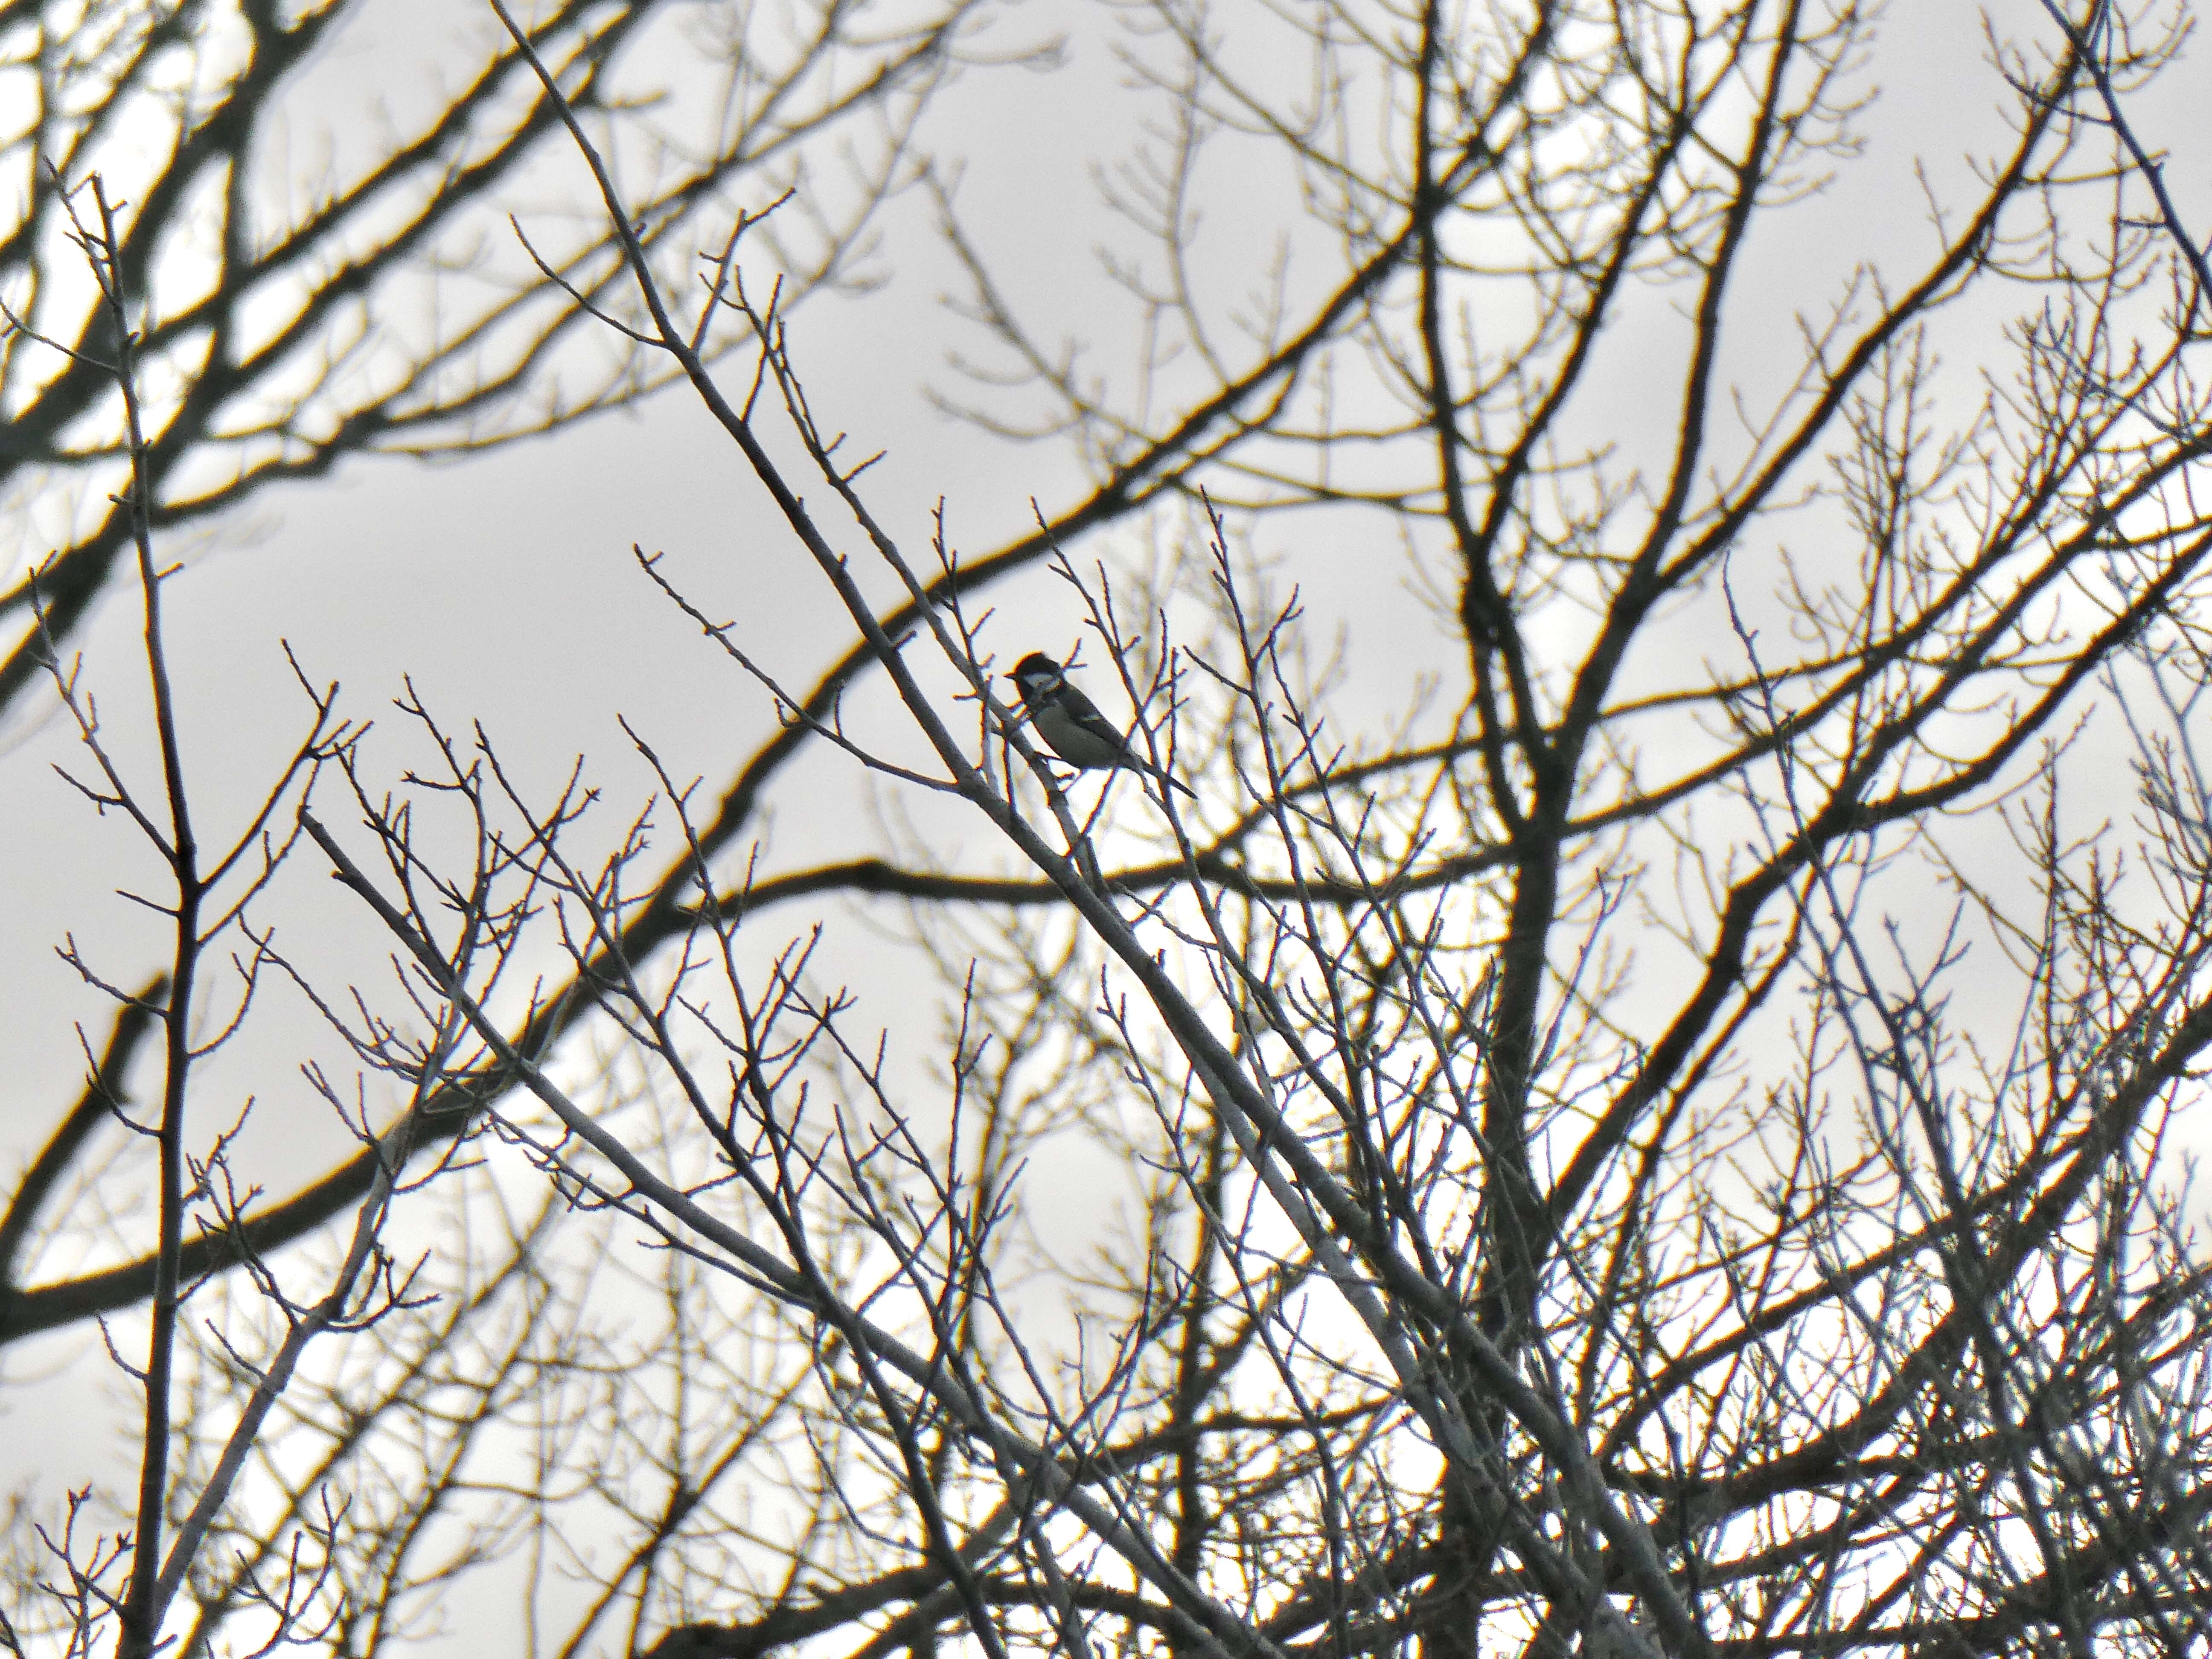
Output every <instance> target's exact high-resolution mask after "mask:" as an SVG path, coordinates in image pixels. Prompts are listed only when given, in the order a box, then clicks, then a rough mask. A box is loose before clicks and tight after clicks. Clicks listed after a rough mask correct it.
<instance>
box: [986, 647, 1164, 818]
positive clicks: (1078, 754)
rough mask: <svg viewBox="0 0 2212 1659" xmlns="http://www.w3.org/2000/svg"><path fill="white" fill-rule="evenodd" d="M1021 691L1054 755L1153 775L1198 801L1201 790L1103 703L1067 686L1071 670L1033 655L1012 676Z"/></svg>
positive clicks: (1087, 767) (1081, 765) (1092, 767)
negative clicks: (1140, 745)
mask: <svg viewBox="0 0 2212 1659" xmlns="http://www.w3.org/2000/svg"><path fill="white" fill-rule="evenodd" d="M1006 678H1008V679H1010V680H1012V682H1013V683H1014V684H1016V685H1017V686H1018V687H1019V688H1020V689H1021V694H1022V707H1023V708H1024V709H1026V710H1028V711H1029V717H1030V725H1031V726H1035V727H1036V732H1037V735H1038V736H1039V737H1041V738H1043V739H1044V740H1045V743H1046V744H1047V745H1048V747H1049V748H1050V749H1051V750H1052V752H1053V753H1054V754H1055V755H1057V756H1059V757H1060V759H1062V760H1064V761H1066V763H1068V764H1069V765H1070V766H1073V767H1074V768H1076V769H1078V770H1079V771H1085V772H1094V771H1100V770H1111V769H1113V768H1115V767H1117V766H1122V767H1127V768H1128V769H1130V770H1131V771H1134V772H1145V773H1149V774H1150V775H1152V776H1153V777H1156V778H1158V780H1159V781H1161V782H1162V783H1164V784H1165V785H1167V787H1169V788H1170V789H1180V790H1182V792H1183V793H1184V794H1186V795H1188V796H1189V797H1190V798H1191V799H1193V800H1196V799H1198V792H1197V791H1196V790H1194V789H1193V788H1192V787H1190V786H1189V785H1188V784H1187V783H1185V782H1183V781H1182V780H1181V779H1178V778H1171V777H1170V776H1169V775H1167V774H1166V773H1165V772H1164V771H1162V770H1161V769H1159V768H1158V767H1157V766H1155V765H1153V764H1152V762H1150V761H1149V760H1146V758H1145V757H1143V756H1142V755H1140V754H1139V753H1138V752H1137V751H1136V750H1135V749H1134V748H1133V747H1132V746H1131V745H1130V743H1129V737H1128V734H1127V732H1123V731H1121V730H1120V729H1119V728H1118V727H1116V726H1115V724H1114V723H1113V722H1112V721H1111V720H1108V719H1107V718H1106V717H1105V715H1103V714H1100V713H1099V712H1098V705H1097V704H1096V703H1094V702H1091V699H1090V698H1088V697H1086V696H1084V695H1083V693H1081V692H1080V691H1079V690H1076V689H1075V688H1074V687H1073V686H1072V685H1070V684H1068V683H1067V671H1066V669H1064V668H1062V667H1061V666H1060V665H1059V664H1058V663H1056V662H1054V660H1053V659H1051V658H1050V657H1048V656H1046V655H1045V654H1044V653H1042V651H1032V652H1030V653H1029V655H1028V656H1026V657H1024V658H1023V659H1021V660H1020V661H1019V662H1018V663H1016V664H1015V665H1014V671H1013V672H1012V673H1011V674H1009V675H1007V676H1006Z"/></svg>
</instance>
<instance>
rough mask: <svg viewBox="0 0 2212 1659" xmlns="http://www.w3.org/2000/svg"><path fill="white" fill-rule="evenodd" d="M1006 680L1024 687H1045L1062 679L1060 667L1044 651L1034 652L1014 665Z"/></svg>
mask: <svg viewBox="0 0 2212 1659" xmlns="http://www.w3.org/2000/svg"><path fill="white" fill-rule="evenodd" d="M1006 678H1008V679H1010V680H1012V681H1013V683H1014V684H1017V685H1019V686H1023V687H1025V688H1026V687H1029V686H1045V685H1050V684H1053V683H1054V681H1055V680H1057V679H1059V678H1060V665H1059V664H1058V663H1056V662H1054V660H1053V659H1051V658H1050V657H1048V656H1046V655H1045V653H1043V652H1042V651H1032V652H1030V653H1029V655H1028V656H1026V657H1024V658H1023V659H1021V660H1020V661H1019V662H1018V663H1016V664H1015V665H1014V671H1013V672H1012V673H1011V674H1009V675H1007V676H1006Z"/></svg>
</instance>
